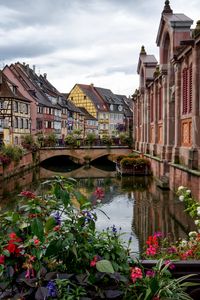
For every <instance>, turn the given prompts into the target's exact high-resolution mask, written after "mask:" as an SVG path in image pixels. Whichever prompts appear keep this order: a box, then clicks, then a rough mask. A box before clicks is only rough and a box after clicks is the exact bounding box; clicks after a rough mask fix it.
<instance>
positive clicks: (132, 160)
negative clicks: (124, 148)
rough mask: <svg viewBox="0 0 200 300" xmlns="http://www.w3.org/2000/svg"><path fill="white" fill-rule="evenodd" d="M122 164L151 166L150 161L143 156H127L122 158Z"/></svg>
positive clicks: (141, 166) (123, 165) (137, 166)
mask: <svg viewBox="0 0 200 300" xmlns="http://www.w3.org/2000/svg"><path fill="white" fill-rule="evenodd" d="M120 165H121V166H122V167H135V168H138V169H139V168H144V167H145V166H147V167H150V161H149V160H148V159H146V158H141V157H138V158H137V157H125V158H123V159H122V160H121V162H120Z"/></svg>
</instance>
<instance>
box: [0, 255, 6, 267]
mask: <svg viewBox="0 0 200 300" xmlns="http://www.w3.org/2000/svg"><path fill="white" fill-rule="evenodd" d="M4 263H5V256H4V255H0V265H3V264H4Z"/></svg>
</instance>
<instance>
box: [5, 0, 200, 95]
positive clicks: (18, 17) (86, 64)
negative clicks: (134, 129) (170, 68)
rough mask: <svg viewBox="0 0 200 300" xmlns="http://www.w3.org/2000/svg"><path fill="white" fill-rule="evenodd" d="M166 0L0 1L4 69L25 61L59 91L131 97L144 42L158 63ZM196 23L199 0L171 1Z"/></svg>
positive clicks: (178, 10)
mask: <svg viewBox="0 0 200 300" xmlns="http://www.w3.org/2000/svg"><path fill="white" fill-rule="evenodd" d="M164 2H165V1H164V0H152V1H150V0H0V69H2V68H3V67H4V66H5V65H6V64H8V65H9V64H11V63H14V62H17V61H19V62H25V63H27V64H29V65H30V67H32V66H33V65H35V66H36V72H37V73H38V74H44V73H47V78H48V80H49V81H50V82H51V83H52V84H53V85H54V86H55V87H56V88H57V89H58V90H59V91H60V92H65V93H67V92H70V90H71V89H72V88H73V86H74V85H75V84H76V83H82V84H91V83H93V84H94V85H95V86H99V87H104V88H109V89H111V90H112V91H113V92H114V93H117V94H124V95H127V96H129V95H132V94H133V93H134V91H135V89H136V88H137V87H138V81H139V80H138V79H139V78H138V75H137V64H138V57H139V52H140V49H141V46H142V45H144V46H145V49H146V52H147V54H154V55H155V57H156V59H157V60H158V61H159V56H158V48H157V46H156V42H155V41H156V36H157V31H158V26H159V22H160V17H161V12H162V10H163V8H164ZM170 6H171V8H172V9H173V12H174V13H184V14H185V15H187V16H188V17H190V18H191V19H192V20H194V23H193V25H192V28H193V27H195V25H196V22H197V20H199V19H200V10H199V0H190V1H188V0H171V1H170Z"/></svg>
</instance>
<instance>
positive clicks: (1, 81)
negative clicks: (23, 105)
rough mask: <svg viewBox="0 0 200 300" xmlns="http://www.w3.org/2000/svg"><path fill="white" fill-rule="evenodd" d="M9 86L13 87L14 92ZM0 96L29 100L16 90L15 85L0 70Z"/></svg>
mask: <svg viewBox="0 0 200 300" xmlns="http://www.w3.org/2000/svg"><path fill="white" fill-rule="evenodd" d="M11 86H13V87H15V92H13V91H12V90H11ZM0 98H14V99H19V100H23V101H26V102H30V100H28V99H27V98H25V97H24V96H23V95H22V94H21V93H20V92H19V90H18V88H17V86H16V85H15V84H14V83H12V82H11V81H10V80H9V79H8V77H7V76H6V75H5V74H3V72H2V71H0Z"/></svg>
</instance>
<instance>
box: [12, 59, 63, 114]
mask: <svg viewBox="0 0 200 300" xmlns="http://www.w3.org/2000/svg"><path fill="white" fill-rule="evenodd" d="M12 68H13V69H15V72H17V73H18V74H19V75H20V77H19V79H20V78H23V80H24V81H25V82H26V83H27V85H28V86H29V89H27V90H28V92H29V93H30V94H31V96H33V94H34V96H35V98H36V99H37V101H38V103H39V104H40V105H43V106H46V107H52V108H55V107H56V108H59V109H60V107H59V106H58V105H54V104H52V102H51V101H50V100H49V99H48V97H47V96H46V95H45V93H44V91H43V90H42V89H41V85H40V79H39V76H38V75H37V74H36V73H35V72H34V70H32V69H31V68H30V67H29V66H28V65H24V64H21V63H19V62H18V63H15V64H14V65H12ZM33 92H34V93H33Z"/></svg>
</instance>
